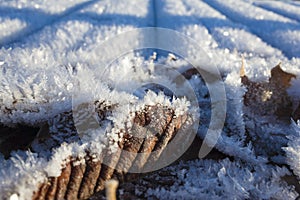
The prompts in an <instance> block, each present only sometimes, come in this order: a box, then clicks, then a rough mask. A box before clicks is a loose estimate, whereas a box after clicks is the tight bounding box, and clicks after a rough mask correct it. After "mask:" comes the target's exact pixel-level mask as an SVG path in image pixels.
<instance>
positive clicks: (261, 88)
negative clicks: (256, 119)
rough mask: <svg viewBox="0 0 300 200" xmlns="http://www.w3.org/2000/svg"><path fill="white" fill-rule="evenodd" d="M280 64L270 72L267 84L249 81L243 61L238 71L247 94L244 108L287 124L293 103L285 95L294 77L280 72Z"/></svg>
mask: <svg viewBox="0 0 300 200" xmlns="http://www.w3.org/2000/svg"><path fill="white" fill-rule="evenodd" d="M280 65H281V63H279V64H278V65H276V66H275V67H274V68H273V69H272V70H271V77H270V78H269V80H268V82H254V81H251V80H250V79H249V78H248V77H247V75H246V73H245V68H244V60H243V64H242V68H241V71H240V76H241V81H242V84H243V85H244V86H245V87H246V89H247V92H246V93H245V95H244V104H245V106H248V107H251V111H253V112H254V113H255V114H260V115H275V116H277V117H278V118H279V119H281V120H284V121H287V122H289V121H290V119H291V118H292V117H295V115H294V114H293V102H292V99H291V97H290V96H289V95H288V93H287V89H288V88H289V87H290V86H291V80H292V79H294V78H296V75H294V74H292V73H288V72H285V71H283V70H282V68H281V67H280Z"/></svg>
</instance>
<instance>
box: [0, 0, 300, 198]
mask: <svg viewBox="0 0 300 200" xmlns="http://www.w3.org/2000/svg"><path fill="white" fill-rule="evenodd" d="M299 13H300V4H299V3H294V2H282V1H270V0H269V1H259V0H227V1H222V0H203V1H202V0H135V1H130V0H127V1H124V0H115V1H109V0H103V1H97V0H91V1H82V0H72V1H59V0H50V1H42V0H38V1H30V0H11V1H5V0H0V47H1V49H0V104H1V105H0V108H1V110H0V116H1V117H0V122H1V123H3V124H12V123H27V124H35V123H39V122H40V121H43V120H46V119H49V118H52V117H53V116H55V115H57V114H58V113H61V112H63V111H66V110H69V109H71V106H72V104H71V101H72V95H73V92H74V88H75V86H74V84H73V83H74V82H76V81H81V83H82V85H83V87H88V88H84V89H86V91H85V92H86V93H88V92H89V91H90V90H93V92H94V93H93V95H95V96H96V97H97V98H102V99H109V100H111V102H115V103H119V104H120V105H124V107H126V105H129V104H130V105H131V104H132V102H136V100H135V99H134V97H133V96H132V94H131V93H130V91H131V90H130V89H129V87H134V86H135V85H137V84H140V83H141V82H142V81H160V82H163V83H166V84H169V82H168V81H169V80H168V79H169V78H170V77H165V76H163V75H161V76H160V74H159V75H157V74H156V75H155V76H154V77H153V74H155V73H153V74H151V73H152V72H153V70H154V68H153V66H152V64H153V63H152V60H151V59H149V57H150V55H151V54H149V51H146V53H145V52H143V51H138V50H136V49H132V50H134V51H132V52H128V53H127V54H126V55H120V57H118V58H115V59H116V60H115V61H114V63H112V64H111V67H112V68H111V69H108V70H107V69H106V68H104V66H103V67H102V66H98V65H99V63H103V62H102V60H103V59H105V58H103V57H102V55H106V54H105V53H104V52H101V51H100V50H103V49H102V48H99V46H101V45H102V44H103V43H104V44H105V41H109V40H110V39H112V38H114V37H115V36H117V35H118V34H120V33H125V32H127V31H130V30H135V29H136V28H143V27H162V28H168V29H173V30H175V31H178V32H180V33H182V34H184V35H186V36H187V37H190V38H191V39H192V40H193V41H195V42H196V43H197V44H198V45H199V46H200V47H201V48H202V49H203V50H204V51H205V52H206V54H207V56H208V57H209V58H210V59H211V60H212V62H213V64H214V65H215V66H217V68H218V70H219V71H220V73H221V75H222V78H223V79H224V85H225V90H226V95H227V97H226V98H227V100H226V101H227V118H226V123H225V124H226V128H225V129H224V130H223V132H222V134H221V136H220V138H219V139H218V141H217V144H216V148H217V149H218V150H219V151H221V152H223V153H224V154H226V155H228V156H231V158H234V160H231V161H230V160H229V159H225V160H223V161H216V160H205V159H204V160H195V161H192V162H190V163H181V164H179V165H175V166H172V167H171V168H170V170H173V171H174V173H175V175H176V177H177V178H178V182H183V181H184V182H185V183H184V184H183V185H176V183H175V184H174V185H173V186H172V187H171V188H170V187H166V188H164V187H157V188H151V189H149V190H148V191H147V192H146V193H145V194H144V195H146V196H147V195H148V196H149V197H150V196H155V197H157V198H161V199H164V198H169V199H174V198H178V199H179V198H180V199H181V198H183V199H184V198H185V199H198V198H200V197H201V198H203V199H207V198H212V197H213V198H214V199H215V198H219V199H224V198H226V199H227V198H228V199H249V198H250V199H273V198H274V199H283V198H286V199H295V198H296V196H298V194H297V192H299V191H295V188H293V186H288V185H287V183H286V182H284V181H283V180H282V179H281V178H280V177H281V176H283V175H285V174H290V173H294V174H295V175H296V176H297V177H298V180H300V175H299V174H300V163H299V160H300V153H298V152H299V149H300V142H299V138H298V137H299V126H300V124H297V122H293V123H290V124H289V123H285V122H282V121H280V120H278V119H275V120H274V119H273V118H272V117H271V119H272V120H273V121H270V116H267V117H265V116H263V117H262V116H259V115H258V114H257V113H256V112H254V113H252V112H251V111H249V110H247V108H245V107H244V105H243V95H244V94H245V91H246V90H245V87H244V86H242V84H241V79H240V74H239V72H240V68H241V56H242V55H243V56H244V57H245V59H246V61H247V65H246V69H245V70H246V74H247V76H248V77H249V78H250V79H251V80H253V81H267V80H268V78H270V76H271V72H270V70H271V68H273V67H274V66H275V65H277V64H278V63H279V62H280V61H281V62H282V68H283V69H284V70H285V71H287V72H290V73H293V74H295V75H297V76H300V14H299ZM155 37H156V36H154V38H155ZM123 39H124V40H123V41H121V42H120V43H119V45H120V48H121V47H122V46H126V44H127V42H128V41H130V42H135V43H139V44H143V43H145V40H147V39H149V38H136V41H132V40H130V39H129V38H123ZM127 39H128V41H126V40H127ZM173 42H174V45H175V43H176V42H177V41H173ZM170 46H172V44H170ZM193 47H194V46H193V45H190V44H186V45H185V46H182V47H181V48H182V49H186V52H188V53H187V54H188V56H191V57H194V58H195V60H196V64H197V57H198V60H200V57H201V55H198V54H197V53H199V52H196V49H193ZM114 48H118V46H114ZM99 49H100V50H99ZM116 51H117V49H116ZM150 52H151V50H150ZM159 53H160V51H158V55H157V59H154V60H155V61H157V62H162V63H163V64H166V65H171V66H172V67H174V68H181V67H182V68H185V67H186V65H187V64H186V62H183V61H182V60H181V59H179V60H178V61H170V60H168V61H165V60H166V59H165V58H163V56H164V55H163V56H162V55H160V54H159ZM170 53H172V52H170ZM199 63H200V61H199ZM132 66H142V67H141V69H133V67H132ZM95 69H97V70H95ZM148 71H150V72H151V73H150V74H148ZM103 74H105V76H104V75H103ZM299 79H300V78H299V77H297V79H296V80H293V81H292V85H291V88H290V89H289V95H290V97H291V98H292V99H293V101H294V102H296V103H295V104H297V102H300V100H299V99H300V92H299V86H300V81H299ZM191 83H192V84H194V85H193V86H194V90H195V92H196V94H197V95H198V96H197V97H198V98H199V101H200V102H204V103H205V102H208V99H205V96H206V93H205V92H203V91H206V88H205V87H204V86H201V87H199V85H197V84H202V85H204V83H202V82H201V81H200V80H198V79H197V78H195V79H194V80H192V81H191ZM96 85H97V86H96ZM99 85H100V86H99ZM102 86H103V87H102ZM112 87H114V88H113V89H115V91H114V93H111V94H115V97H112V95H111V94H109V91H110V89H111V88H112ZM97 92H98V94H97ZM99 93H100V94H99ZM101 95H102V96H101ZM95 96H94V98H95ZM124 97H126V99H122V98H124ZM157 98H158V100H157V99H156V100H154V101H157V102H159V101H160V100H159V97H157ZM149 99H151V98H149ZM149 99H148V100H145V102H147V103H149V101H150V100H149ZM154 99H155V98H154ZM145 102H144V103H145ZM183 107H184V106H183ZM7 110H12V111H11V112H7ZM28 110H31V111H32V110H34V112H27V111H28ZM121 111H122V110H121V109H120V112H121ZM201 112H203V111H201ZM126 114H127V113H118V115H116V116H114V117H115V118H116V117H120V118H122V117H123V118H124V115H126ZM201 114H202V115H204V116H206V115H207V117H210V116H209V114H208V113H201ZM113 120H116V123H120V122H118V121H117V119H113ZM122 122H123V121H122ZM120 124H121V123H120ZM53 126H55V125H53ZM198 135H199V137H201V138H204V137H205V133H203V132H202V131H199V133H198ZM249 135H250V137H252V139H253V141H252V140H251V138H249ZM254 141H256V142H257V144H255V143H254ZM0 142H1V141H0ZM68 148H69V150H70V148H71V147H68ZM72 148H73V147H72ZM61 151H63V149H60V150H58V152H61ZM70 151H72V150H70ZM285 151H286V152H287V153H286V154H285V153H284V152H285ZM72 153H74V152H72ZM55 156H57V155H56V154H55ZM64 156H69V155H67V154H64ZM53 157H54V156H53ZM60 159H61V160H62V158H59V159H58V161H57V162H59V160H60ZM43 162H46V161H45V160H44V158H38V157H37V156H36V155H31V154H30V153H29V155H25V154H23V153H19V155H17V153H16V154H15V158H12V159H10V160H5V159H4V158H3V157H2V156H1V155H0V169H1V170H0V195H1V194H3V198H4V196H5V195H6V196H7V195H11V194H13V193H14V192H15V193H17V194H18V195H19V196H20V198H21V199H22V198H29V197H28V194H29V193H30V192H32V188H34V187H35V186H36V184H37V183H38V182H39V181H41V179H42V178H43V177H44V175H45V173H48V174H51V173H53V174H57V173H59V172H60V168H59V169H54V170H53V167H52V168H51V167H48V168H47V167H45V164H43ZM35 164H36V165H37V167H34V168H33V167H32V166H33V165H35ZM49 165H50V164H49ZM57 165H59V163H58V164H57V163H56V165H54V166H57ZM44 167H45V169H42V170H45V171H41V169H40V168H44ZM4 168H5V170H4ZM21 169H22V172H19V171H20V170H21ZM47 170H48V171H47ZM53 171H54V172H53ZM25 173H31V175H28V174H25ZM43 173H44V174H43ZM41 174H43V175H41ZM36 177H39V178H38V179H37V178H36ZM26 179H29V180H34V181H33V182H32V183H30V184H29V186H28V185H26V184H27V182H26V181H25V180H26ZM13 189H14V191H12V190H13ZM136 193H138V192H136ZM0 199H1V196H0Z"/></svg>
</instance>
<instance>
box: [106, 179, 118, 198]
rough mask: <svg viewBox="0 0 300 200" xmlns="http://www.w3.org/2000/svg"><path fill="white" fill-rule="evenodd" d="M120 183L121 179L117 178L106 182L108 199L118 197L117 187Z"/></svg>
mask: <svg viewBox="0 0 300 200" xmlns="http://www.w3.org/2000/svg"><path fill="white" fill-rule="evenodd" d="M118 185H119V181H117V180H114V179H112V180H109V181H106V183H105V193H106V199H107V200H116V199H117V195H116V193H117V188H118Z"/></svg>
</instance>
